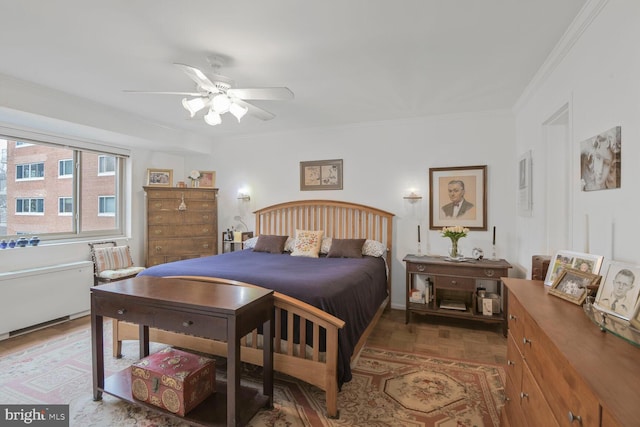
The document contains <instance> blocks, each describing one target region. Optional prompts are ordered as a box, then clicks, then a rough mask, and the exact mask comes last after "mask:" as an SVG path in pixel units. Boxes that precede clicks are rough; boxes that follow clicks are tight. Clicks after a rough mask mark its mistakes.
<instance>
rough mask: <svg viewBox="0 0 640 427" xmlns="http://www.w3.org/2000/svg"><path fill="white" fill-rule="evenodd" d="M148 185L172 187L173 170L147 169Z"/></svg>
mask: <svg viewBox="0 0 640 427" xmlns="http://www.w3.org/2000/svg"><path fill="white" fill-rule="evenodd" d="M147 185H152V186H154V187H172V186H173V169H147Z"/></svg>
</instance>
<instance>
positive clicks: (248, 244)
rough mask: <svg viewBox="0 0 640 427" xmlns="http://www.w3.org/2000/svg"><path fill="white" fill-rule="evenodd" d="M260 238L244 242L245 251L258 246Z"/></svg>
mask: <svg viewBox="0 0 640 427" xmlns="http://www.w3.org/2000/svg"><path fill="white" fill-rule="evenodd" d="M258 237H259V236H256V237H251V238H249V239H247V240H245V241H244V248H245V249H253V248H254V247H255V246H256V243H257V242H258Z"/></svg>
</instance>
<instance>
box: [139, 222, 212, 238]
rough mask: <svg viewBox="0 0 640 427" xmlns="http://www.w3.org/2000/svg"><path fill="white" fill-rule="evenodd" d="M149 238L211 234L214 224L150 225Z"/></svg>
mask: <svg viewBox="0 0 640 427" xmlns="http://www.w3.org/2000/svg"><path fill="white" fill-rule="evenodd" d="M148 230H149V231H148V232H149V238H150V239H154V238H162V237H184V236H210V235H211V234H212V232H213V224H193V225H172V226H167V225H150V226H149V229H148Z"/></svg>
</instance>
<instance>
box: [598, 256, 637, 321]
mask: <svg viewBox="0 0 640 427" xmlns="http://www.w3.org/2000/svg"><path fill="white" fill-rule="evenodd" d="M639 294H640V265H630V264H626V263H622V262H617V261H611V262H610V263H609V265H608V267H607V274H606V275H605V276H604V283H603V284H602V285H600V287H599V288H598V294H597V295H596V299H595V302H594V306H595V307H596V308H598V309H600V310H602V311H606V312H608V313H611V314H614V315H616V316H618V317H621V318H623V319H625V320H631V318H632V317H633V316H634V315H635V314H636V311H637V310H636V309H637V302H638V295H639Z"/></svg>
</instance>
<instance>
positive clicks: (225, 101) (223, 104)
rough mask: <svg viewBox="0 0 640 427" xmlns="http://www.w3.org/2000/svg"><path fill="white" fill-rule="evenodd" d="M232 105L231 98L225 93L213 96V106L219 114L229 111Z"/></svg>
mask: <svg viewBox="0 0 640 427" xmlns="http://www.w3.org/2000/svg"><path fill="white" fill-rule="evenodd" d="M230 106H231V100H230V99H229V97H228V96H227V95H225V94H222V93H221V94H220V95H216V96H214V97H213V100H212V102H211V108H213V111H215V112H216V113H218V114H223V113H226V112H227V111H229V107H230Z"/></svg>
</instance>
